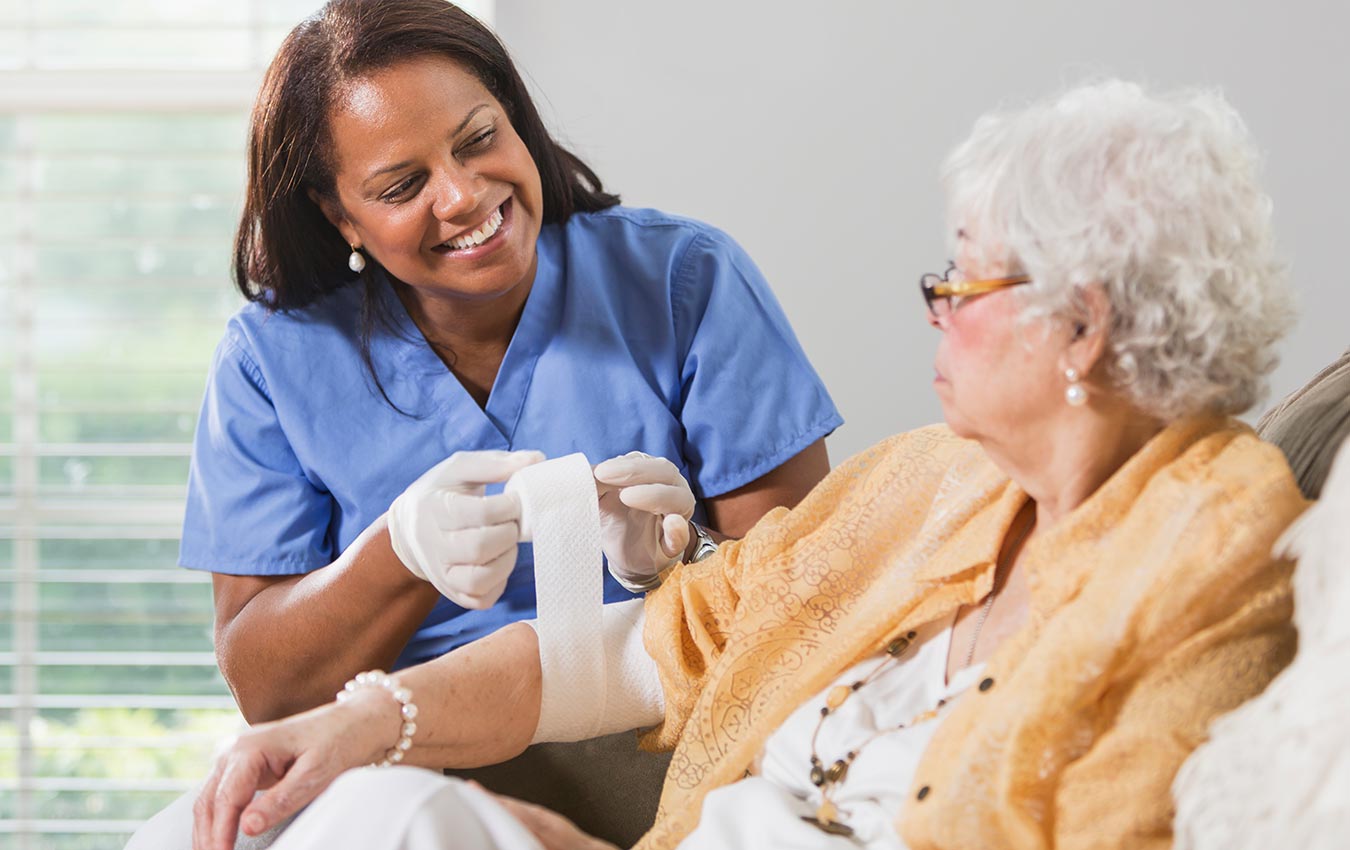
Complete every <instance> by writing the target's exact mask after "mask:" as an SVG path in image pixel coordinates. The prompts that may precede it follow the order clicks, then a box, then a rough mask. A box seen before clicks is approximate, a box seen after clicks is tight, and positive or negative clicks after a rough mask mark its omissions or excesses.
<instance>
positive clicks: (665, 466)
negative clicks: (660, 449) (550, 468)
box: [595, 452, 694, 590]
mask: <svg viewBox="0 0 1350 850" xmlns="http://www.w3.org/2000/svg"><path fill="white" fill-rule="evenodd" d="M595 481H596V485H597V486H596V489H597V492H598V493H599V494H600V546H601V547H602V548H603V549H604V550H605V557H606V558H608V559H609V572H610V574H611V575H613V576H614V578H616V579H618V580H619V583H620V584H622V585H623V586H625V587H627V588H628V589H629V590H647V589H649V588H650V587H651V586H652V585H653V583H654V582H655V579H656V577H657V576H658V575H659V574H660V573H661V571H662V570H664V569H666V568H667V567H670V566H672V565H674V564H676V563H677V562H679V561H680V560H681V559H682V558H683V556H684V550H685V547H687V546H688V545H689V518H690V517H692V516H693V515H694V493H693V491H692V490H690V489H689V483H688V482H687V481H685V480H684V476H682V475H680V471H679V470H678V469H677V468H676V467H675V464H673V463H671V462H670V461H668V460H666V459H665V458H663V457H652V456H651V455H647V454H643V453H642V452H629V453H628V454H626V455H622V456H620V457H616V458H610V459H609V460H607V461H605V462H604V463H602V464H600V465H599V466H597V467H596V468H595Z"/></svg>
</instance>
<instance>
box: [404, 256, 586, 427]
mask: <svg viewBox="0 0 1350 850" xmlns="http://www.w3.org/2000/svg"><path fill="white" fill-rule="evenodd" d="M540 243H541V244H540V248H541V249H542V248H543V244H542V243H543V240H540ZM538 258H539V259H538V262H537V263H536V267H535V275H534V283H533V285H532V286H531V288H530V294H529V296H528V297H527V298H526V299H525V307H524V309H523V310H522V311H521V314H520V321H519V322H518V323H517V324H516V330H515V333H513V334H512V335H511V342H510V344H509V345H508V346H507V348H506V354H505V355H503V357H502V362H501V365H500V366H499V367H498V368H497V377H496V379H495V380H494V381H493V382H492V389H491V391H490V392H489V393H488V400H487V404H486V405H485V406H484V407H479V406H478V402H477V400H475V399H474V397H473V396H472V395H471V394H470V393H469V391H468V390H467V389H465V387H464V385H463V384H462V383H461V382H460V380H459V378H458V377H457V376H456V375H455V373H454V372H452V371H450V369H449V368H448V367H447V366H446V365H445V363H444V362H442V361H441V358H440V357H439V356H437V354H436V352H435V351H434V350H432V348H431V345H430V344H429V343H428V342H427V340H426V337H425V336H423V335H422V331H421V329H420V328H418V327H417V323H416V322H414V321H413V319H412V316H410V315H408V311H407V309H406V308H405V307H404V306H403V302H402V301H401V300H400V299H399V297H398V294H397V293H395V292H394V288H393V285H392V284H390V283H389V282H388V281H387V280H386V282H385V283H386V285H385V286H384V289H383V292H384V297H385V298H386V299H387V300H388V304H389V312H390V314H391V315H392V317H393V319H394V324H395V329H396V333H395V334H394V335H393V338H392V340H391V344H392V345H394V346H396V351H397V354H396V356H395V357H394V358H393V362H394V363H395V364H396V377H395V378H394V380H395V381H396V382H398V383H400V384H404V383H409V382H411V383H412V384H413V385H414V386H413V387H411V388H409V393H408V394H409V395H411V396H412V397H414V398H420V399H422V402H421V404H419V405H418V406H417V409H416V410H415V411H413V412H414V413H416V414H420V415H426V416H430V417H435V418H438V419H442V420H443V421H444V427H445V429H446V431H447V433H453V434H455V435H456V436H457V439H456V440H455V441H454V442H455V443H457V444H464V445H474V446H476V447H479V448H500V449H510V448H511V447H512V443H511V441H512V438H513V436H514V434H515V430H516V424H517V423H518V422H519V421H520V416H521V412H522V411H523V410H524V408H525V398H526V395H527V394H528V393H529V389H530V383H531V381H532V380H533V378H534V366H535V363H536V362H537V361H538V359H539V356H540V355H541V354H542V353H543V352H544V350H545V349H546V348H548V345H549V342H550V341H551V340H552V339H553V336H554V334H555V333H556V332H557V330H558V325H559V322H560V320H561V314H562V309H563V304H562V298H563V291H562V290H563V286H564V284H563V275H562V273H561V268H560V266H559V263H558V262H557V260H556V259H555V258H554V257H553V256H552V255H551V252H549V251H546V250H538Z"/></svg>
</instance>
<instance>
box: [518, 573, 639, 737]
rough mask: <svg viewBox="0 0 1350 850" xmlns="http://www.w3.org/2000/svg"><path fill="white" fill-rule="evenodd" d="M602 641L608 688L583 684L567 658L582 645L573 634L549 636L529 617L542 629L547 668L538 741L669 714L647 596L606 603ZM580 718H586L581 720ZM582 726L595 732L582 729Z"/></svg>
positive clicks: (619, 728) (542, 661)
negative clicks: (646, 633) (648, 644)
mask: <svg viewBox="0 0 1350 850" xmlns="http://www.w3.org/2000/svg"><path fill="white" fill-rule="evenodd" d="M600 619H601V623H600V629H601V644H602V645H603V651H604V656H605V686H604V689H603V691H604V692H603V694H597V693H594V692H591V691H587V690H585V689H581V688H578V687H577V686H576V682H574V681H572V680H571V678H570V677H569V676H568V675H567V674H566V671H567V669H568V668H569V665H568V664H567V663H565V662H563V661H562V659H563V658H564V657H566V656H567V655H568V654H569V653H573V652H576V650H577V645H576V643H575V642H574V641H572V640H570V639H569V637H568V636H562V635H558V634H556V633H552V632H551V633H549V636H548V638H547V639H546V638H545V636H544V634H543V633H541V632H540V631H539V628H538V626H537V624H536V623H535V621H533V620H526V621H525V622H526V623H528V624H529V625H530V627H531V628H533V629H534V630H535V634H537V635H539V666H540V668H541V670H542V671H543V691H542V694H543V699H542V700H541V707H540V713H539V725H538V727H536V728H535V730H534V739H533V740H532V741H531V742H530V743H532V744H539V743H543V742H545V741H577V740H583V739H585V738H588V737H589V738H594V737H597V736H599V735H607V734H609V733H611V732H624V731H627V730H629V729H642V728H645V727H648V726H655V725H656V724H657V723H660V722H661V720H662V718H663V717H665V712H666V701H665V696H664V694H663V693H662V691H661V680H660V678H659V677H658V676H657V673H656V662H655V661H653V660H652V659H651V656H649V655H648V654H647V650H646V649H645V648H644V647H643V646H642V624H643V622H644V619H645V615H644V613H643V607H642V600H641V599H630V600H628V601H627V602H616V603H614V604H612V605H605V606H604V608H603V614H602V615H601V618H600ZM578 720H581V721H582V722H581V723H580V724H578ZM579 725H580V726H583V727H584V728H587V729H589V730H590V734H589V735H578V734H577V733H576V732H575V730H576V729H577V728H578V727H579Z"/></svg>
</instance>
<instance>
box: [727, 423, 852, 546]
mask: <svg viewBox="0 0 1350 850" xmlns="http://www.w3.org/2000/svg"><path fill="white" fill-rule="evenodd" d="M829 471H830V457H829V455H828V454H827V453H826V451H825V440H824V438H822V439H819V440H816V441H815V442H814V443H812V444H811V445H809V446H807V447H806V448H804V449H802V450H801V451H800V452H798V453H797V454H796V455H795V456H794V457H792V458H790V459H789V460H787V461H784V462H783V463H782V464H781V465H779V466H778V467H777V468H776V469H773V470H771V471H769V472H767V473H765V474H764V475H761V476H760V477H759V478H756V479H755V480H754V481H751V482H750V483H749V484H746V485H745V486H743V487H738V488H737V489H735V490H732V491H731V492H729V493H724V494H722V495H721V496H717V497H715V498H712V499H708V500H707V502H706V506H707V510H708V522H709V523H710V524H711V525H712V530H713V531H714V534H713V536H714V537H720V538H721V539H727V538H741V537H744V536H745V533H746V532H747V531H749V530H750V527H751V526H753V525H754V524H755V523H756V522H759V518H760V517H762V516H764V514H766V513H768V512H769V511H770V510H771V509H773V508H776V507H778V506H779V505H783V506H784V507H788V508H795V507H796V506H797V503H798V502H800V501H801V500H802V499H803V498H805V496H806V494H807V493H809V492H811V488H813V487H815V486H816V485H817V484H819V483H820V481H821V479H823V478H824V477H825V476H826V475H827V474H829Z"/></svg>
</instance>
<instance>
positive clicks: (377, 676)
mask: <svg viewBox="0 0 1350 850" xmlns="http://www.w3.org/2000/svg"><path fill="white" fill-rule="evenodd" d="M367 688H380V689H381V690H384V691H387V692H388V693H389V695H390V696H391V697H393V698H394V700H395V701H396V702H397V703H398V713H399V717H400V718H401V719H402V721H403V726H402V728H401V729H400V731H399V738H398V741H397V742H396V743H395V744H394V746H392V747H390V748H389V750H388V751H387V752H385V754H384V759H383V760H382V761H379V762H371V766H372V767H374V766H379V767H389V766H390V765H394V764H398V763H399V762H401V761H403V755H404V753H406V752H408V750H410V749H412V738H413V735H416V734H417V724H416V723H414V722H413V721H414V720H416V719H417V706H416V704H414V703H413V701H412V691H410V690H408V689H407V688H405V687H403V686H402V685H400V684H399V683H398V680H397V679H395V678H394V677H393V676H390V675H389V674H388V673H386V672H384V671H383V670H367V671H366V672H364V673H357V674H356V678H354V679H351V680H349V681H348V682H347V684H345V685H343V686H342V690H340V691H338V693H337V701H338V702H345V701H346V700H347V699H349V698H350V697H351V696H352V694H354V693H356V692H357V691H359V690H364V689H367Z"/></svg>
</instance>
